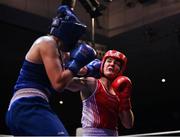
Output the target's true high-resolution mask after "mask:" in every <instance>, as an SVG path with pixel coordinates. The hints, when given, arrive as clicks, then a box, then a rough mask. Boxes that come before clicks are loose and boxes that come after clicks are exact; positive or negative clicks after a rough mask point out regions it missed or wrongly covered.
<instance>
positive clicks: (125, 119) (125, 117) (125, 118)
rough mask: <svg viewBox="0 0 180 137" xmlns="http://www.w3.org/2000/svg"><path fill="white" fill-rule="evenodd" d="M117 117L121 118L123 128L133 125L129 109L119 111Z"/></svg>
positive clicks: (132, 117) (132, 115) (132, 116)
mask: <svg viewBox="0 0 180 137" xmlns="http://www.w3.org/2000/svg"><path fill="white" fill-rule="evenodd" d="M119 117H120V119H121V123H122V125H123V126H124V127H125V128H127V129H130V128H132V127H133V125H134V114H133V112H132V110H131V109H129V110H126V111H121V112H120V113H119Z"/></svg>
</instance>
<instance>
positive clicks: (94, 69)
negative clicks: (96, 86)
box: [86, 59, 101, 78]
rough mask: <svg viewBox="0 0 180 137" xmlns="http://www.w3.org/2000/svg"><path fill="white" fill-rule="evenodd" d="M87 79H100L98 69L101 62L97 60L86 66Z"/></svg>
mask: <svg viewBox="0 0 180 137" xmlns="http://www.w3.org/2000/svg"><path fill="white" fill-rule="evenodd" d="M86 67H87V74H86V76H88V77H95V78H100V67H101V61H100V60H99V59H95V60H93V61H91V62H90V63H89V64H87V65H86Z"/></svg>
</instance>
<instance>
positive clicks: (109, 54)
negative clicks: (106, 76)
mask: <svg viewBox="0 0 180 137" xmlns="http://www.w3.org/2000/svg"><path fill="white" fill-rule="evenodd" d="M108 57H112V58H114V59H117V60H119V61H120V62H121V63H122V66H121V70H120V72H119V74H118V76H119V75H122V73H123V72H124V70H125V68H126V64H127V58H126V56H125V55H124V54H123V53H121V52H119V51H117V50H108V51H107V52H106V53H105V55H104V57H103V58H102V62H101V68H100V72H101V74H103V66H104V63H105V61H106V59H107V58H108Z"/></svg>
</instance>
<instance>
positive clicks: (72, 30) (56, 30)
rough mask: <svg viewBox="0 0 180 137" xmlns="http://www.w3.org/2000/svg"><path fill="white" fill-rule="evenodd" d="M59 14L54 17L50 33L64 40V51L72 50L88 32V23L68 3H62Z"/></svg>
mask: <svg viewBox="0 0 180 137" xmlns="http://www.w3.org/2000/svg"><path fill="white" fill-rule="evenodd" d="M57 13H58V15H57V16H56V17H55V18H54V19H53V22H52V25H51V30H50V34H51V35H54V36H56V37H58V38H59V39H61V40H62V42H63V48H62V49H61V50H63V51H70V50H72V49H73V48H74V47H75V46H76V43H77V41H78V40H79V38H80V37H81V36H82V35H83V34H84V33H85V32H86V27H87V26H86V25H84V24H82V23H81V22H80V21H79V19H78V18H77V16H76V15H75V13H74V12H73V11H72V10H71V9H70V7H68V6H67V5H61V6H60V7H59V8H58V10H57Z"/></svg>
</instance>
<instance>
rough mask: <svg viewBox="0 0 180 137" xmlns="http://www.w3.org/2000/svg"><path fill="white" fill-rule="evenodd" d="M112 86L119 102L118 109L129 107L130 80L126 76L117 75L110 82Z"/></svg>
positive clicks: (127, 108)
mask: <svg viewBox="0 0 180 137" xmlns="http://www.w3.org/2000/svg"><path fill="white" fill-rule="evenodd" d="M112 87H113V89H114V91H115V92H116V95H117V96H118V99H119V103H120V106H119V109H120V111H126V110H129V109H131V107H132V106H131V101H130V98H131V90H132V83H131V80H130V79H129V78H128V77H126V76H119V77H117V78H116V79H115V80H114V81H113V82H112Z"/></svg>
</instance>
